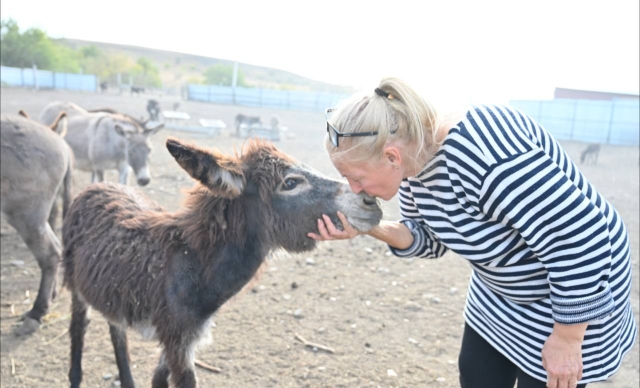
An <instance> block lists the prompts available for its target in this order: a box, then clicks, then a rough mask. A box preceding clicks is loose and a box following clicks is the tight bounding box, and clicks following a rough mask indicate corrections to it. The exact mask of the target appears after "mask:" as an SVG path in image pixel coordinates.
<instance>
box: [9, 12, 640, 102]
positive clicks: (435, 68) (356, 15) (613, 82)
mask: <svg viewBox="0 0 640 388" xmlns="http://www.w3.org/2000/svg"><path fill="white" fill-rule="evenodd" d="M639 3H640V2H639V1H638V0H606V1H605V0H602V1H589V0H583V1H573V0H562V1H555V0H554V1H546V0H536V1H531V0H518V1H514V0H511V1H501V0H482V1H462V0H460V1H455V0H450V1H401V0H395V1H393V2H392V1H388V0H387V1H348V0H341V1H334V0H322V1H280V0H270V1H242V0H233V1H225V2H221V1H192V0H181V1H174V2H160V1H157V0H155V1H120V0H111V1H109V2H100V3H98V2H93V1H86V0H83V1H76V0H56V1H50V0H47V1H34V0H2V2H0V7H1V9H0V14H1V15H2V18H3V19H6V18H13V19H15V20H16V21H17V22H18V24H19V26H20V28H21V30H24V29H26V28H30V27H38V28H41V29H43V30H45V31H46V32H47V33H48V34H49V35H50V36H52V37H56V38H58V37H65V38H73V39H83V40H90V41H101V42H111V43H119V44H128V45H134V46H142V47H150V48H155V49H163V50H170V51H177V52H183V53H190V54H197V55H204V56H210V57H215V58H223V59H229V60H235V61H239V62H241V63H250V64H253V65H260V66H267V67H275V68H279V69H282V70H287V71H290V72H293V73H296V74H299V75H302V76H305V77H308V78H311V79H315V80H319V81H324V82H328V83H333V84H341V85H351V86H353V87H355V88H356V89H358V90H369V89H373V88H375V87H376V86H377V85H378V82H379V81H380V79H381V78H382V77H384V76H395V77H398V78H402V79H405V80H406V81H408V82H410V83H411V85H413V86H414V87H415V88H416V89H417V90H418V91H419V92H420V93H421V94H422V95H423V96H424V97H425V98H427V99H429V100H432V101H433V100H436V101H437V100H440V101H442V102H444V103H447V102H453V103H458V102H462V103H466V102H473V103H478V102H486V103H493V102H506V101H508V100H514V99H550V98H552V97H553V90H554V88H555V87H570V88H578V89H589V90H602V91H615V92H623V93H635V94H637V93H638V91H639V89H640V76H639V73H640V65H639V58H640V42H639V35H640V27H639V18H640V16H639V14H640V10H639Z"/></svg>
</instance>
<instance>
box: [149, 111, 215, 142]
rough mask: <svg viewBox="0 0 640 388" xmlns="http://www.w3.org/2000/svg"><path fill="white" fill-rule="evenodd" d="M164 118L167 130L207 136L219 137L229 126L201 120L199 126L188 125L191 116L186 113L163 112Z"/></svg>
mask: <svg viewBox="0 0 640 388" xmlns="http://www.w3.org/2000/svg"><path fill="white" fill-rule="evenodd" d="M162 116H163V117H164V119H165V128H167V129H173V130H176V131H185V132H196V133H201V134H205V135H213V136H217V135H219V134H220V131H222V130H223V129H225V128H226V127H227V125H226V124H225V123H224V122H223V121H222V120H218V119H200V120H198V125H195V124H189V123H187V122H188V121H189V120H190V119H191V116H189V114H188V113H186V112H179V111H171V110H168V111H163V112H162Z"/></svg>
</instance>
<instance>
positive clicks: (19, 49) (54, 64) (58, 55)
mask: <svg viewBox="0 0 640 388" xmlns="http://www.w3.org/2000/svg"><path fill="white" fill-rule="evenodd" d="M1 31H2V33H1V35H0V51H1V52H2V56H1V57H0V62H1V63H2V65H4V66H13V67H23V68H24V67H31V66H33V65H36V66H37V67H38V68H40V69H46V70H53V71H69V72H79V71H80V65H79V63H78V58H77V55H76V53H75V52H74V51H73V50H71V49H69V48H67V47H62V46H59V45H57V44H55V43H54V42H52V41H51V40H50V39H49V37H48V36H47V34H46V33H45V32H44V31H42V30H40V29H38V28H30V29H28V30H26V31H25V32H24V33H22V34H21V33H20V28H19V27H18V23H16V21H15V20H13V19H9V20H6V21H5V20H2V22H1Z"/></svg>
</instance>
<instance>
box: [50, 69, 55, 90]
mask: <svg viewBox="0 0 640 388" xmlns="http://www.w3.org/2000/svg"><path fill="white" fill-rule="evenodd" d="M51 78H52V80H53V90H56V72H55V71H52V72H51Z"/></svg>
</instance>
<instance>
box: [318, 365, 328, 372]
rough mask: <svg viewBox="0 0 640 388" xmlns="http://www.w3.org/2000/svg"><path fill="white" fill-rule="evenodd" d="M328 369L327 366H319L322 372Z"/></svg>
mask: <svg viewBox="0 0 640 388" xmlns="http://www.w3.org/2000/svg"><path fill="white" fill-rule="evenodd" d="M326 369H327V367H326V366H319V367H318V370H319V371H320V372H322V371H323V370H326Z"/></svg>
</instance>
